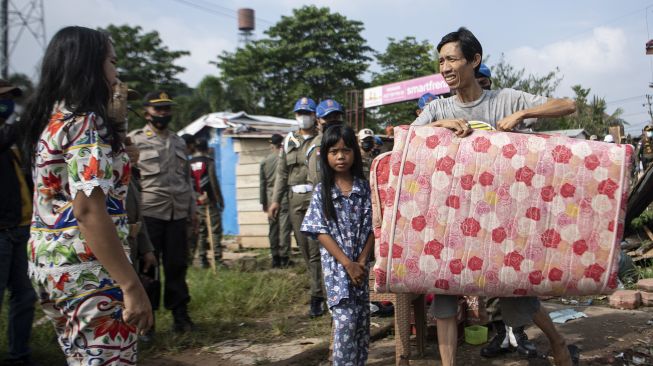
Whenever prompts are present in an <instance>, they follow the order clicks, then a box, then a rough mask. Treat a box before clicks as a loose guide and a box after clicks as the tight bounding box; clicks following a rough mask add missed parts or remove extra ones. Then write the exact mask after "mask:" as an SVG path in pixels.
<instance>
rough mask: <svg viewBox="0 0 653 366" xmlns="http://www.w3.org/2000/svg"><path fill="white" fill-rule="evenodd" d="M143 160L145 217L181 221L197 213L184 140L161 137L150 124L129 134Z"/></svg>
mask: <svg viewBox="0 0 653 366" xmlns="http://www.w3.org/2000/svg"><path fill="white" fill-rule="evenodd" d="M129 137H131V139H132V141H133V142H134V144H135V145H136V146H137V147H138V150H139V152H140V158H139V160H138V169H139V171H140V173H141V187H142V194H141V199H142V213H143V216H147V217H153V218H156V219H159V220H179V219H185V218H187V217H189V216H190V215H191V214H194V213H195V197H194V194H193V186H192V182H191V177H190V167H189V165H188V159H187V157H186V152H185V148H186V144H185V142H184V140H183V139H182V138H181V137H179V136H177V135H176V134H175V133H173V132H172V131H168V134H167V136H159V135H157V134H156V132H154V130H153V129H152V128H151V127H150V125H149V124H148V125H145V127H143V128H141V129H138V130H134V131H132V132H130V133H129Z"/></svg>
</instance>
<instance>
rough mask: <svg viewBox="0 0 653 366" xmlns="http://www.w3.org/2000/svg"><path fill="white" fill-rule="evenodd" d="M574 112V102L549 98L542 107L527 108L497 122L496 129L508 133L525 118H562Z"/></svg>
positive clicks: (566, 99)
mask: <svg viewBox="0 0 653 366" xmlns="http://www.w3.org/2000/svg"><path fill="white" fill-rule="evenodd" d="M575 111H576V102H575V101H573V100H571V99H568V98H564V99H554V98H549V100H547V101H546V103H544V104H542V105H538V106H536V107H532V108H527V109H524V110H521V111H518V112H515V113H513V114H511V115H509V116H507V117H505V118H504V119H502V120H501V121H499V122H497V128H498V129H499V130H503V131H510V130H512V129H513V128H515V126H517V125H518V124H519V123H521V122H522V121H523V120H525V119H527V118H548V117H562V116H566V115H569V114H572V113H574V112H575Z"/></svg>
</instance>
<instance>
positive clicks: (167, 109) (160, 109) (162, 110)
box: [145, 105, 172, 121]
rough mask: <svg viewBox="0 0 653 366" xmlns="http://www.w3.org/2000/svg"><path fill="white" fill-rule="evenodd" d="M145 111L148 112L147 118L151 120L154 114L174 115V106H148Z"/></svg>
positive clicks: (161, 115) (158, 115) (159, 115)
mask: <svg viewBox="0 0 653 366" xmlns="http://www.w3.org/2000/svg"><path fill="white" fill-rule="evenodd" d="M145 112H147V114H146V116H145V118H146V119H148V120H150V121H151V120H152V116H156V117H166V116H170V115H172V106H169V105H166V106H147V107H145Z"/></svg>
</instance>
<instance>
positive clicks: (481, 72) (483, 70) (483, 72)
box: [476, 64, 492, 78]
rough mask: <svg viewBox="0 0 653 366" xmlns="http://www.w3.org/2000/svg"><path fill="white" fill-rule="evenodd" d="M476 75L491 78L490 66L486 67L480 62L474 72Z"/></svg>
mask: <svg viewBox="0 0 653 366" xmlns="http://www.w3.org/2000/svg"><path fill="white" fill-rule="evenodd" d="M476 77H486V78H491V77H492V72H491V71H490V68H489V67H487V65H486V64H481V66H479V67H478V72H476Z"/></svg>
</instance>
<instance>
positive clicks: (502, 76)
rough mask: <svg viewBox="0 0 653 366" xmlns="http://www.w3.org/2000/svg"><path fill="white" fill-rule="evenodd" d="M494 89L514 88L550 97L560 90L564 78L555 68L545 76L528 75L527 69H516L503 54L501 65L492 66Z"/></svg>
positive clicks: (500, 60)
mask: <svg viewBox="0 0 653 366" xmlns="http://www.w3.org/2000/svg"><path fill="white" fill-rule="evenodd" d="M491 69H492V88H493V89H503V88H512V89H517V90H521V91H525V92H527V93H531V94H535V95H544V96H547V97H550V96H552V95H553V93H554V92H555V90H556V89H557V88H558V85H559V84H560V81H562V76H560V75H559V73H560V69H559V68H557V67H556V68H555V69H554V70H552V71H549V72H548V73H547V74H546V75H544V76H537V75H534V74H528V75H527V76H524V75H525V74H526V69H525V68H522V69H520V70H517V69H515V67H514V66H512V65H511V64H509V63H508V62H507V61H506V60H505V56H504V55H503V54H501V58H500V59H499V63H497V64H496V65H494V66H492V68H491Z"/></svg>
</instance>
